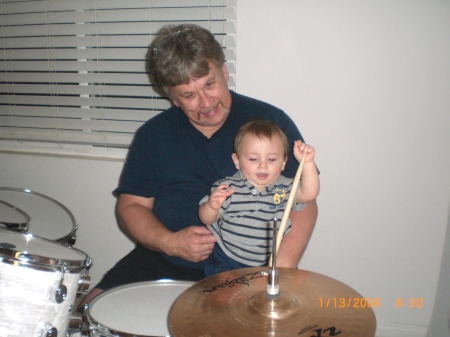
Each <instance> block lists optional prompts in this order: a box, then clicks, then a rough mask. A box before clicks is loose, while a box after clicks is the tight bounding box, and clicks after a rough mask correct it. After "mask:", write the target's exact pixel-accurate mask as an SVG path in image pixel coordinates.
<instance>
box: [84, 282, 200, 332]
mask: <svg viewBox="0 0 450 337" xmlns="http://www.w3.org/2000/svg"><path fill="white" fill-rule="evenodd" d="M195 283H196V282H194V281H187V280H174V279H160V280H153V281H141V282H134V283H127V284H123V285H120V286H116V287H113V288H110V289H108V290H105V291H102V292H101V293H99V294H97V295H95V297H94V298H93V299H92V300H91V301H90V302H89V304H86V305H85V307H84V313H85V316H86V318H87V320H88V322H89V323H93V324H95V328H96V329H98V328H100V329H103V330H106V331H107V333H109V334H112V335H114V336H118V337H130V336H133V337H165V336H154V335H136V334H132V333H129V332H125V331H120V330H115V329H112V328H110V327H108V326H106V325H104V324H103V323H101V322H99V321H97V320H96V319H94V317H92V315H91V313H90V311H89V309H90V308H91V307H92V306H93V305H94V304H95V302H97V301H99V300H101V299H102V298H103V297H106V296H108V295H109V294H112V293H115V292H117V291H120V290H123V289H129V288H138V287H141V286H143V285H148V284H158V285H159V284H171V285H178V284H179V285H185V284H190V285H191V286H193V285H194V284H195Z"/></svg>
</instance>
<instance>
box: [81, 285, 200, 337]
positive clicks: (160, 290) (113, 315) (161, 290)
mask: <svg viewBox="0 0 450 337" xmlns="http://www.w3.org/2000/svg"><path fill="white" fill-rule="evenodd" d="M193 284H194V283H193V282H187V281H173V280H160V281H148V282H138V283H132V284H128V285H124V286H118V287H115V288H112V289H110V290H107V291H104V292H102V293H100V294H99V295H97V296H96V297H94V298H93V299H92V301H91V302H90V304H88V305H87V306H86V307H85V313H86V317H87V320H88V322H89V325H90V331H91V336H109V335H112V336H130V335H133V336H169V328H168V314H169V310H170V307H171V306H172V303H173V302H175V300H176V299H177V297H178V296H179V295H180V294H181V293H182V292H184V291H185V290H186V289H188V288H189V287H191V286H192V285H193Z"/></svg>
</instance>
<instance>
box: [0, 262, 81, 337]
mask: <svg viewBox="0 0 450 337" xmlns="http://www.w3.org/2000/svg"><path fill="white" fill-rule="evenodd" d="M60 279H61V272H50V271H41V270H34V269H31V268H26V267H23V266H16V265H10V264H6V263H0V336H8V337H12V336H30V337H31V336H36V334H37V332H38V331H39V330H40V329H41V327H42V325H43V324H44V323H50V324H51V325H52V326H53V327H55V328H56V329H57V330H58V336H59V337H61V336H65V335H66V333H67V329H68V326H69V323H70V317H71V312H72V309H73V305H74V303H75V299H76V295H77V288H78V280H79V279H80V274H79V273H77V274H70V273H65V274H64V282H63V284H64V285H65V286H66V287H67V296H66V299H65V300H64V301H63V302H62V303H60V304H58V303H55V302H53V301H51V300H50V299H49V297H48V294H49V290H50V289H51V288H52V286H53V285H54V284H55V283H59V281H60Z"/></svg>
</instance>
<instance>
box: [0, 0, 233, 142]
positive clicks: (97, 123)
mask: <svg viewBox="0 0 450 337" xmlns="http://www.w3.org/2000/svg"><path fill="white" fill-rule="evenodd" d="M235 2H236V0H127V1H123V0H76V1H74V0H32V1H24V0H15V1H12V0H9V1H6V0H1V2H0V13H1V22H0V24H1V29H0V32H1V33H0V34H1V39H2V41H1V45H0V50H1V52H0V57H1V59H0V140H2V141H3V143H5V142H6V143H10V142H11V141H14V142H24V141H25V142H33V143H36V142H37V143H40V144H45V143H56V144H81V145H89V146H100V147H112V148H127V147H129V144H130V142H131V140H132V138H133V135H134V132H135V131H136V129H137V128H138V127H139V126H140V125H142V124H143V123H144V122H145V121H147V120H148V119H149V118H151V117H153V116H155V115H156V114H158V113H159V112H161V111H162V110H164V109H166V108H167V107H169V106H170V102H169V101H168V100H167V99H165V98H163V97H160V96H159V95H158V94H157V93H156V92H155V91H154V90H153V88H152V86H151V84H150V81H149V78H148V75H147V73H146V71H145V56H146V53H147V50H148V47H149V45H150V43H151V41H152V39H153V37H154V34H155V33H156V32H157V31H158V30H159V29H160V28H161V27H162V26H163V25H166V24H179V23H184V22H191V23H195V24H198V25H200V26H202V27H205V28H207V29H209V30H211V32H212V33H213V34H214V35H215V37H216V39H217V40H218V41H219V42H220V43H221V45H222V46H223V48H224V52H225V56H226V60H227V68H228V71H229V73H230V82H229V86H230V88H231V89H234V86H235V84H234V83H235V32H236V29H235V18H236V14H235V12H236V8H235V7H236V3H235ZM0 143H1V141H0ZM0 145H1V144H0Z"/></svg>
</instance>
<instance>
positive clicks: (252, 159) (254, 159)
mask: <svg viewBox="0 0 450 337" xmlns="http://www.w3.org/2000/svg"><path fill="white" fill-rule="evenodd" d="M248 160H250V161H257V160H258V159H256V158H248Z"/></svg>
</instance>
